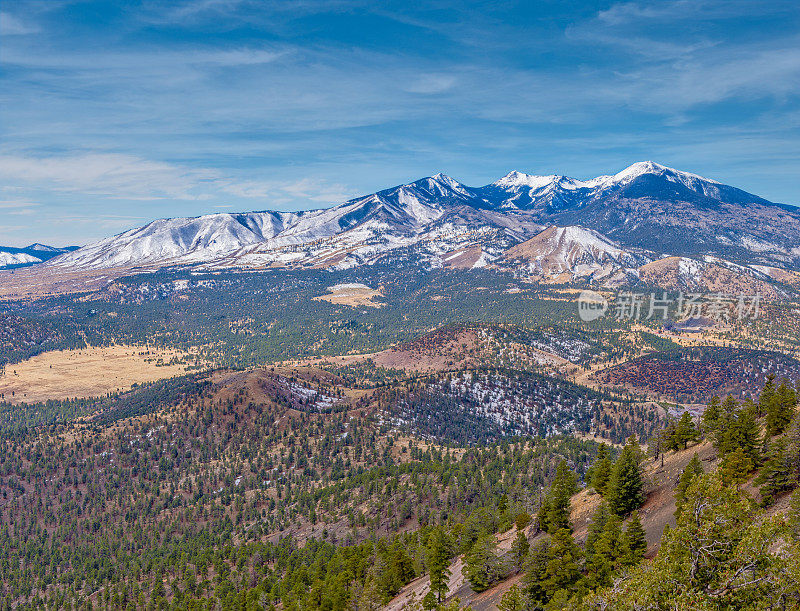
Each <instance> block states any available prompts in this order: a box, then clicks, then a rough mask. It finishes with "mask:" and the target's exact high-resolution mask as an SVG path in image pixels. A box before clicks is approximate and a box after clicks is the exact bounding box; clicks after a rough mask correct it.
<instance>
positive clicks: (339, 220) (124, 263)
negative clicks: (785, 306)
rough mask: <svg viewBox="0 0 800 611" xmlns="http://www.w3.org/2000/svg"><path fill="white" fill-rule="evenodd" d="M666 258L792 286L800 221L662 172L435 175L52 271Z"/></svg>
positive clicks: (554, 264)
mask: <svg viewBox="0 0 800 611" xmlns="http://www.w3.org/2000/svg"><path fill="white" fill-rule="evenodd" d="M668 257H669V258H672V259H678V260H681V259H686V260H690V261H693V262H695V263H696V266H708V265H717V264H719V265H721V266H722V267H723V268H729V267H731V266H738V268H740V269H744V270H746V271H747V273H752V274H755V275H756V276H758V275H759V274H760V275H761V276H764V277H769V276H774V274H773V273H772V272H770V271H769V270H772V269H775V270H789V271H788V272H787V273H791V270H799V269H800V209H798V208H796V207H794V206H789V205H784V204H776V203H773V202H770V201H767V200H765V199H764V198H761V197H758V196H756V195H752V194H750V193H747V192H745V191H742V190H741V189H737V188H735V187H732V186H728V185H724V184H721V183H719V182H717V181H714V180H710V179H707V178H703V177H701V176H697V175H696V174H691V173H688V172H682V171H678V170H675V169H672V168H668V167H665V166H663V165H659V164H657V163H653V162H651V161H646V162H638V163H634V164H633V165H631V166H630V167H628V168H626V169H624V170H623V171H621V172H619V173H617V174H613V175H607V176H599V177H597V178H593V179H591V180H578V179H574V178H569V177H566V176H558V175H550V176H536V175H530V174H524V173H521V172H516V171H514V172H510V173H509V174H507V175H506V176H504V177H502V178H501V179H499V180H497V181H496V182H493V183H491V184H489V185H485V186H483V187H469V186H467V185H464V184H462V183H460V182H458V181H456V180H454V179H453V178H451V177H449V176H446V175H444V174H436V175H434V176H431V177H428V178H423V179H420V180H417V181H414V182H412V183H409V184H405V185H400V186H397V187H393V188H390V189H385V190H382V191H378V192H377V193H373V194H370V195H367V196H364V197H359V198H356V199H353V200H350V201H347V202H345V203H343V204H340V205H337V206H334V207H331V208H327V209H320V210H308V211H300V212H276V211H262V212H248V213H241V214H227V213H222V214H210V215H205V216H199V217H195V218H169V219H159V220H156V221H153V222H151V223H149V224H147V225H145V226H143V227H139V228H135V229H131V230H129V231H126V232H124V233H121V234H119V235H116V236H113V237H109V238H106V239H104V240H101V241H99V242H96V243H94V244H90V245H88V246H84V247H82V248H79V249H77V250H74V251H71V252H66V253H64V254H60V255H59V256H57V257H55V258H53V259H51V260H50V261H48V262H47V263H45V264H44V266H46V267H47V268H48V269H49V270H50V271H51V272H58V271H59V270H62V271H63V270H92V269H94V270H98V269H111V268H116V269H126V270H136V269H142V270H149V269H155V268H165V267H180V266H190V267H193V268H198V269H206V270H213V269H265V268H276V267H295V268H296V267H306V268H332V269H346V268H351V267H355V266H358V265H365V264H373V263H375V262H377V261H381V260H383V261H388V260H392V259H393V258H406V259H410V260H414V261H417V262H419V263H420V264H422V265H427V266H430V267H441V266H448V265H455V266H459V267H498V268H501V269H509V268H514V267H515V266H516V268H517V269H521V270H523V271H524V272H525V273H527V274H529V275H533V276H537V275H538V276H553V275H562V274H564V273H568V274H570V275H572V276H573V277H574V276H575V275H577V276H581V277H584V276H585V277H592V278H606V279H609V278H616V279H617V280H620V279H622V278H624V277H627V276H631V275H633V276H636V275H638V274H639V271H638V270H639V268H640V267H641V266H643V265H646V264H648V263H651V262H655V261H659V260H661V259H665V258H668ZM690 267H691V266H690Z"/></svg>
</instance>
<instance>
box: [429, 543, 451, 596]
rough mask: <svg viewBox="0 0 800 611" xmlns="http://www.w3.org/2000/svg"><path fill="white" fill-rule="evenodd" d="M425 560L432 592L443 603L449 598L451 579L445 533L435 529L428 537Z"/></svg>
mask: <svg viewBox="0 0 800 611" xmlns="http://www.w3.org/2000/svg"><path fill="white" fill-rule="evenodd" d="M425 560H426V562H427V565H428V572H429V573H430V578H431V592H433V593H434V594H435V595H436V601H437V602H439V603H441V602H442V601H443V600H444V599H445V598H446V597H447V584H448V580H449V579H450V570H449V568H448V567H449V565H450V554H449V550H448V545H447V541H446V540H445V535H444V531H443V530H442V528H441V527H435V528H434V529H433V532H432V533H431V535H430V536H429V537H428V545H427V547H426V548H425Z"/></svg>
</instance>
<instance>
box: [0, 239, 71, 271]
mask: <svg viewBox="0 0 800 611" xmlns="http://www.w3.org/2000/svg"><path fill="white" fill-rule="evenodd" d="M76 248H77V246H69V247H67V248H57V247H55V246H47V245H46V244H31V245H30V246H26V247H24V248H14V247H12V246H0V269H10V268H17V267H28V266H30V265H36V264H37V263H41V262H42V261H47V260H48V259H52V258H53V257H55V256H58V255H60V254H62V253H65V252H70V251H72V250H75V249H76Z"/></svg>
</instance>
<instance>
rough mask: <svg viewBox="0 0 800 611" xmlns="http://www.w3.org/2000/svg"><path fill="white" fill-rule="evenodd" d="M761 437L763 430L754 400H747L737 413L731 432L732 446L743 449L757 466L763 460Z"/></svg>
mask: <svg viewBox="0 0 800 611" xmlns="http://www.w3.org/2000/svg"><path fill="white" fill-rule="evenodd" d="M760 438H761V431H760V429H759V427H758V422H756V406H755V404H754V403H753V402H752V401H745V403H744V405H743V406H742V408H741V409H740V410H739V412H738V413H737V414H736V420H735V423H734V426H733V428H732V430H731V433H730V441H729V443H730V447H731V448H739V449H741V450H742V452H744V454H745V455H746V456H747V457H748V458H749V459H750V461H751V462H752V463H753V466H754V467H755V466H758V464H759V462H760V461H761V451H760V449H759V446H760V445H761V444H760Z"/></svg>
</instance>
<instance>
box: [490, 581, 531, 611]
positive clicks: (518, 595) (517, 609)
mask: <svg viewBox="0 0 800 611" xmlns="http://www.w3.org/2000/svg"><path fill="white" fill-rule="evenodd" d="M497 608H498V609H499V611H523V610H524V609H525V601H524V599H523V596H522V592H521V591H520V589H519V587H518V586H516V585H514V586H511V588H510V589H509V590H508V592H506V593H505V594H503V598H501V599H500V604H498V605H497Z"/></svg>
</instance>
